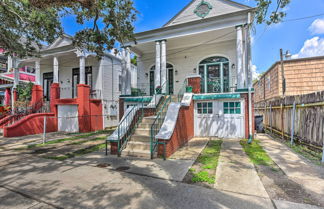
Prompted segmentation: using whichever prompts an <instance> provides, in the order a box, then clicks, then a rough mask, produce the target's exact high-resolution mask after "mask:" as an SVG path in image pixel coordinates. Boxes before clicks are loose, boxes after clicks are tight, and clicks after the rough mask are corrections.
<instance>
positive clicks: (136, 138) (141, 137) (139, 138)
mask: <svg viewBox="0 0 324 209" xmlns="http://www.w3.org/2000/svg"><path fill="white" fill-rule="evenodd" d="M130 141H133V142H151V137H150V136H145V135H137V134H134V135H133V136H132V137H131V139H130Z"/></svg>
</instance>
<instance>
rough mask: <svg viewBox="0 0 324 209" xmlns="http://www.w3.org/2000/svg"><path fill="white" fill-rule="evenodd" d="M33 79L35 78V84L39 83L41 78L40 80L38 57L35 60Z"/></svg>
mask: <svg viewBox="0 0 324 209" xmlns="http://www.w3.org/2000/svg"><path fill="white" fill-rule="evenodd" d="M35 74H36V76H35V79H36V85H41V80H40V59H37V60H36V61H35Z"/></svg>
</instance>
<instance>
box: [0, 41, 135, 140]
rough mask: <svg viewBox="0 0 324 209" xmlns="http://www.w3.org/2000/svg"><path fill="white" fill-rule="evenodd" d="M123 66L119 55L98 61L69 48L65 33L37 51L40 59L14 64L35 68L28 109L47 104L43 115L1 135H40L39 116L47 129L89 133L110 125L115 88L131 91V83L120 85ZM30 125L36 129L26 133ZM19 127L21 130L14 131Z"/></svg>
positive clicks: (114, 114)
mask: <svg viewBox="0 0 324 209" xmlns="http://www.w3.org/2000/svg"><path fill="white" fill-rule="evenodd" d="M124 63H126V61H125V59H124V58H123V57H122V56H121V55H118V54H117V55H115V54H109V53H107V54H105V55H104V56H103V57H100V58H99V57H97V56H96V55H95V54H93V53H90V52H86V51H85V50H82V49H77V48H75V47H74V46H73V43H72V37H70V36H68V35H63V36H62V37H60V38H58V39H57V40H56V41H54V42H53V43H52V44H51V45H50V46H47V47H45V48H43V49H42V50H41V51H40V57H37V58H28V59H25V60H22V61H21V62H20V64H19V65H20V66H25V65H26V66H34V68H35V81H34V83H35V85H34V86H33V90H32V101H31V104H30V105H31V106H33V105H37V104H40V103H41V106H43V107H44V106H48V108H46V109H48V110H49V111H46V112H42V113H35V114H30V115H28V116H27V117H24V118H22V119H21V120H19V121H17V122H15V123H14V124H10V125H9V126H8V125H7V126H6V125H5V126H4V136H17V135H28V134H35V133H39V132H40V133H41V132H42V131H43V127H42V126H43V125H42V124H43V122H42V121H43V119H40V118H44V116H47V117H48V118H49V120H48V121H47V123H48V125H49V126H51V127H50V128H49V129H48V130H47V131H62V132H89V131H96V130H102V129H104V128H106V127H111V126H116V125H117V124H118V120H119V118H118V112H119V110H118V108H119V105H118V98H119V95H120V94H121V88H122V87H126V89H127V88H129V89H130V87H131V81H130V84H129V85H122V83H123V82H126V81H124V80H122V77H121V74H122V69H123V66H126V64H124ZM130 73H131V71H130V72H129V74H130ZM129 74H128V73H127V72H126V78H129V79H130V77H131V76H130V75H129ZM127 91H130V90H127ZM50 118H51V119H50ZM33 123H36V127H37V128H33V127H31V128H30V130H29V128H28V127H29V126H31V124H33ZM0 124H1V121H0ZM34 125H35V124H34ZM22 126H24V127H25V128H24V129H19V128H20V127H22ZM34 127H35V126H34ZM53 127H54V128H53ZM19 130H21V131H19ZM22 130H28V131H25V132H26V133H25V132H24V131H22Z"/></svg>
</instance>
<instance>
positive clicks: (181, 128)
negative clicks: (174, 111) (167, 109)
mask: <svg viewBox="0 0 324 209" xmlns="http://www.w3.org/2000/svg"><path fill="white" fill-rule="evenodd" d="M193 137H194V101H193V100H192V101H191V104H190V106H189V107H184V106H182V107H181V108H180V110H179V115H178V119H177V122H176V126H175V129H174V132H173V134H172V136H171V139H170V140H161V139H160V140H159V141H160V142H165V143H166V151H165V152H166V157H170V156H171V155H172V154H173V153H174V152H175V151H176V150H177V149H179V148H180V147H182V146H183V145H185V144H186V143H187V142H188V141H189V140H190V139H192V138H193ZM163 153H164V146H163V144H160V145H159V146H158V156H163Z"/></svg>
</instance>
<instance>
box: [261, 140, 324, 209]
mask: <svg viewBox="0 0 324 209" xmlns="http://www.w3.org/2000/svg"><path fill="white" fill-rule="evenodd" d="M257 138H258V139H260V141H261V145H262V147H263V148H264V150H265V151H266V152H267V153H268V154H269V156H270V157H271V158H272V160H273V161H274V162H275V163H276V164H277V165H278V166H279V167H280V169H281V170H282V171H283V172H284V173H285V174H286V175H287V176H288V177H289V178H291V180H293V181H294V182H296V183H298V184H300V185H302V186H303V188H304V189H305V190H306V191H307V192H308V193H309V194H311V195H312V196H313V197H314V198H316V199H317V200H318V201H319V202H320V203H321V204H324V198H323V195H324V167H321V166H316V165H314V164H312V163H311V162H308V161H307V159H305V158H304V157H301V156H299V155H298V154H296V153H294V152H293V151H292V150H290V149H289V148H288V147H287V146H286V145H284V144H282V143H280V142H278V141H275V140H273V139H271V137H269V136H268V135H266V134H259V135H258V136H257Z"/></svg>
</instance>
